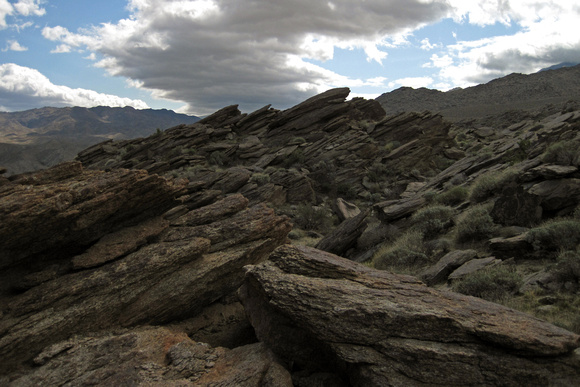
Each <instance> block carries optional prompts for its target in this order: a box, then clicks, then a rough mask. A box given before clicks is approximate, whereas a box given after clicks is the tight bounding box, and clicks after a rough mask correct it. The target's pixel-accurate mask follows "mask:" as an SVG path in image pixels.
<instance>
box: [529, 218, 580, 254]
mask: <svg viewBox="0 0 580 387" xmlns="http://www.w3.org/2000/svg"><path fill="white" fill-rule="evenodd" d="M526 240H527V241H528V242H529V243H531V244H532V246H533V248H534V250H542V251H558V250H574V249H575V248H576V246H577V245H578V244H579V243H580V220H579V219H554V220H550V221H548V222H546V223H544V224H541V225H540V226H538V227H535V228H533V229H531V230H530V231H528V233H527V235H526Z"/></svg>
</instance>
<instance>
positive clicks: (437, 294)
mask: <svg viewBox="0 0 580 387" xmlns="http://www.w3.org/2000/svg"><path fill="white" fill-rule="evenodd" d="M240 297H241V299H242V302H243V304H244V307H245V308H246V311H247V312H248V315H249V318H250V321H251V322H252V324H253V326H254V328H255V330H256V334H257V336H258V338H259V339H260V340H261V341H263V342H264V343H266V344H267V345H268V346H269V347H270V348H271V349H272V350H273V351H274V352H275V353H276V354H278V355H279V356H280V357H281V358H282V359H284V360H286V361H288V362H292V363H293V364H295V367H297V368H302V369H307V370H311V371H313V372H315V371H318V372H320V371H325V372H332V373H335V374H337V375H339V376H340V377H342V378H343V380H344V382H346V383H348V384H350V385H354V386H403V385H405V386H410V385H445V386H450V385H462V386H466V385H489V386H491V385H522V384H525V385H530V386H532V385H533V386H544V385H562V386H564V385H576V384H578V383H579V382H580V355H579V354H578V353H575V352H574V350H575V349H576V348H578V347H579V346H580V336H578V335H575V334H572V333H570V332H568V331H565V330H563V329H561V328H558V327H555V326H553V325H550V324H547V323H546V322H543V321H541V320H538V319H535V318H533V317H531V316H528V315H526V314H523V313H520V312H516V311H514V310H512V309H508V308H505V307H502V306H500V305H497V304H493V303H490V302H487V301H483V300H481V299H477V298H473V297H467V296H463V295H459V294H455V293H451V292H441V291H437V290H434V289H431V288H428V287H426V286H425V285H424V284H422V283H421V282H420V281H418V280H416V279H415V278H413V277H409V276H402V275H395V274H391V273H387V272H380V271H376V270H372V269H369V268H368V267H366V266H363V265H360V264H356V263H353V262H351V261H348V260H345V259H343V258H340V257H337V256H334V255H331V254H329V253H325V252H322V251H319V250H316V249H312V248H307V247H294V246H283V247H280V248H278V249H277V250H276V251H275V252H274V253H272V255H271V256H270V260H268V261H267V262H265V263H262V264H260V265H255V266H249V267H248V268H246V278H245V282H244V286H243V287H242V288H241V290H240Z"/></svg>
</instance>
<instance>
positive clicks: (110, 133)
mask: <svg viewBox="0 0 580 387" xmlns="http://www.w3.org/2000/svg"><path fill="white" fill-rule="evenodd" d="M198 120H199V118H198V117H194V116H188V115H185V114H178V113H175V112H173V111H170V110H166V109H161V110H153V109H144V110H137V109H134V108H132V107H124V108H112V107H106V106H98V107H94V108H82V107H65V108H52V107H45V108H41V109H32V110H26V111H22V112H10V113H6V112H0V165H1V166H3V167H5V168H7V169H8V171H9V173H21V172H26V171H33V170H38V169H42V168H46V167H50V166H52V165H56V164H57V163H59V162H61V161H64V160H71V159H73V158H74V157H75V155H76V154H77V153H78V152H79V151H81V150H82V149H84V148H86V147H88V146H90V145H92V144H95V143H98V142H101V141H104V140H107V139H127V138H135V137H144V136H148V135H150V134H152V133H155V131H156V130H157V129H159V130H162V129H166V128H169V127H172V126H175V125H179V124H183V123H185V124H191V123H194V122H196V121H198Z"/></svg>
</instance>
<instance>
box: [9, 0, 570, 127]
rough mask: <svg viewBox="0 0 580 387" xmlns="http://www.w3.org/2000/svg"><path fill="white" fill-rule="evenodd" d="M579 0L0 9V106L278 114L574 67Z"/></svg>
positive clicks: (48, 1)
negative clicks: (342, 92)
mask: <svg viewBox="0 0 580 387" xmlns="http://www.w3.org/2000/svg"><path fill="white" fill-rule="evenodd" d="M579 24H580V3H579V2H578V1H577V0H557V1H555V0H359V1H353V0H331V1H326V0H318V1H317V0H314V1H313V0H99V1H88V0H0V111H21V110H27V109H32V108H39V107H44V106H54V107H62V106H84V107H92V106H99V105H104V106H133V107H135V108H137V109H146V108H153V109H162V108H165V109H171V110H175V111H178V112H180V113H186V114H193V115H198V116H203V115H207V114H210V113H212V112H214V111H216V110H218V109H220V108H222V107H225V106H228V105H232V104H238V105H239V107H240V109H241V110H242V111H244V112H251V111H254V110H256V109H258V108H261V107H263V106H265V105H267V104H272V107H274V108H277V109H286V108H288V107H291V106H293V105H295V104H297V103H299V102H301V101H303V100H305V99H306V98H308V97H310V96H312V95H315V94H317V93H320V92H323V91H325V90H328V89H331V88H334V87H345V86H347V87H350V89H351V97H359V96H360V97H365V98H375V97H377V96H379V95H381V94H382V93H385V92H388V91H392V90H394V89H397V88H399V87H401V86H408V87H414V88H419V87H428V88H431V89H438V90H442V91H446V90H450V89H453V88H456V87H469V86H473V85H476V84H480V83H485V82H488V81H490V80H491V79H494V78H498V77H501V76H504V75H507V74H510V73H514V72H517V73H524V74H529V73H533V72H536V71H538V70H540V69H542V68H545V67H549V66H551V65H554V64H558V63H561V62H580V34H578V25H579Z"/></svg>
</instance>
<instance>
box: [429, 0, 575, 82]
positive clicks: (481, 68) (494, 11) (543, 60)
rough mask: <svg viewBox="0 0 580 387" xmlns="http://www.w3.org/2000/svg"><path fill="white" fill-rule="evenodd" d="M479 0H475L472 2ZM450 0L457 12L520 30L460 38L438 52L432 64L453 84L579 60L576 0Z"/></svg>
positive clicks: (480, 21)
mask: <svg viewBox="0 0 580 387" xmlns="http://www.w3.org/2000/svg"><path fill="white" fill-rule="evenodd" d="M473 3H475V1H474V2H473ZM477 3H481V4H479V5H475V4H472V2H471V1H465V0H451V4H452V5H453V6H454V7H455V8H454V9H455V12H456V13H455V18H457V19H463V20H466V19H467V20H469V22H471V23H476V24H478V25H491V24H494V23H503V24H506V25H517V26H519V27H520V29H519V31H518V32H517V33H514V34H512V35H501V36H495V37H491V38H485V39H478V40H474V41H458V42H457V43H456V44H454V45H451V46H449V47H447V50H446V52H442V53H441V54H440V55H433V56H432V57H431V63H430V64H429V65H427V66H429V67H439V68H441V72H440V74H439V75H440V78H441V79H442V80H444V81H445V82H448V83H450V84H452V85H454V86H460V87H465V86H470V85H474V84H477V83H483V82H487V81H489V80H491V79H493V78H497V77H501V76H504V75H507V74H509V73H513V72H519V73H532V72H536V71H538V70H539V69H541V68H543V67H547V66H550V65H553V64H557V63H560V62H580V36H579V35H578V34H574V33H572V32H571V31H575V30H576V29H577V28H578V22H579V21H580V7H578V6H577V5H576V4H575V3H576V2H575V1H574V0H564V1H550V0H546V1H542V2H539V1H530V0H512V1H510V2H502V1H500V2H498V1H483V2H479V1H477Z"/></svg>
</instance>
